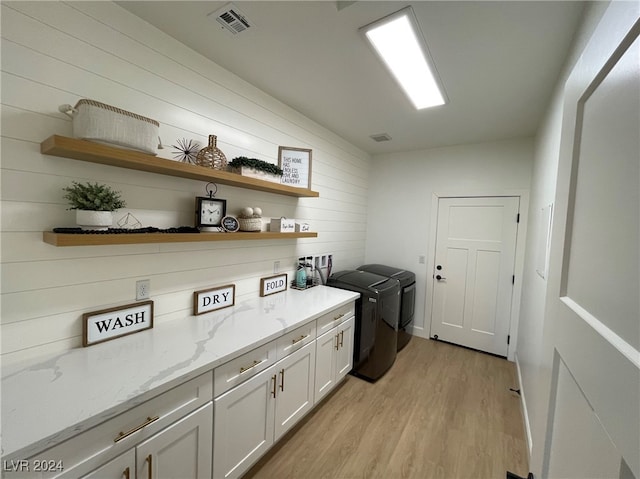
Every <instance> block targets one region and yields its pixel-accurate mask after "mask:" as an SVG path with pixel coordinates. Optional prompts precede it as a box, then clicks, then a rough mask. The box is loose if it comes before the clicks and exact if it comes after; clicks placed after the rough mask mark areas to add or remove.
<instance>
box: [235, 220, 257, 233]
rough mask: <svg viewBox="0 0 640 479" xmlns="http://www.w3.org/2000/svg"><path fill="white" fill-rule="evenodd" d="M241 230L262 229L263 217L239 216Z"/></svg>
mask: <svg viewBox="0 0 640 479" xmlns="http://www.w3.org/2000/svg"><path fill="white" fill-rule="evenodd" d="M238 223H240V231H262V218H238Z"/></svg>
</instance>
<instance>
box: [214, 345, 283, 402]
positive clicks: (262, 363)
mask: <svg viewBox="0 0 640 479" xmlns="http://www.w3.org/2000/svg"><path fill="white" fill-rule="evenodd" d="M275 362H276V342H275V341H271V342H269V343H267V344H264V345H262V346H260V347H258V348H256V349H253V350H251V351H249V352H248V353H245V354H243V355H242V356H239V357H237V358H236V359H232V360H231V361H229V362H227V363H224V364H223V365H222V366H218V367H217V368H215V369H214V370H213V378H214V379H213V383H214V384H213V396H214V397H218V396H220V394H222V393H224V392H226V391H228V390H229V389H231V388H232V387H234V386H237V385H238V384H240V383H242V382H243V381H246V380H247V379H249V378H250V377H253V376H255V375H256V374H258V373H259V372H260V371H264V370H265V369H267V368H268V367H269V366H271V365H272V364H273V363H275Z"/></svg>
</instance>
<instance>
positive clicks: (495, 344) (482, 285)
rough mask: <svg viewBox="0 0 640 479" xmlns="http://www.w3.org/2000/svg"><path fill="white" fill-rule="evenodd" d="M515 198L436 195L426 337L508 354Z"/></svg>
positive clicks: (515, 225)
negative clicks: (435, 228) (433, 258)
mask: <svg viewBox="0 0 640 479" xmlns="http://www.w3.org/2000/svg"><path fill="white" fill-rule="evenodd" d="M519 204H520V199H519V198H518V197H482V198H440V199H439V200H438V225H437V233H436V256H435V263H434V264H435V270H434V271H433V276H434V284H433V288H434V291H433V309H432V320H431V337H436V336H437V338H438V339H440V340H443V341H448V342H452V343H455V344H460V345H462V346H467V347H470V348H474V349H478V350H481V351H486V352H489V353H492V354H497V355H500V356H506V355H507V348H508V335H509V325H510V322H511V296H512V292H513V272H514V266H515V251H516V235H517V232H518V224H517V217H518V208H519Z"/></svg>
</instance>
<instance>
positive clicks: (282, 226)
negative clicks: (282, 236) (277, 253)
mask: <svg viewBox="0 0 640 479" xmlns="http://www.w3.org/2000/svg"><path fill="white" fill-rule="evenodd" d="M269 230H270V231H275V232H278V233H293V232H295V230H296V220H294V219H289V218H273V219H272V220H271V224H270V225H269Z"/></svg>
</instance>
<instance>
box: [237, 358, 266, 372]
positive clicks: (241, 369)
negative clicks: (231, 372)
mask: <svg viewBox="0 0 640 479" xmlns="http://www.w3.org/2000/svg"><path fill="white" fill-rule="evenodd" d="M263 361H264V359H261V360H260V361H254V362H253V364H252V365H251V366H245V367H242V368H240V374H242V373H246V372H247V371H248V370H249V369H253V368H255V367H256V366H257V365H258V364H260V363H261V362H263Z"/></svg>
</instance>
